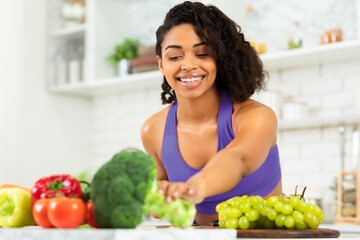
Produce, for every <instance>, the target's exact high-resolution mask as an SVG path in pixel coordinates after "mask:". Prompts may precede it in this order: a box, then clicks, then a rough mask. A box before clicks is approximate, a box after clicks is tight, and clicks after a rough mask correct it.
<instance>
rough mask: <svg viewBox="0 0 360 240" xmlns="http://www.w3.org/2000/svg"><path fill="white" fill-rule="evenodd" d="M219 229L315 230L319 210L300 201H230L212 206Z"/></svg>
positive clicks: (288, 198) (320, 215) (277, 198)
mask: <svg viewBox="0 0 360 240" xmlns="http://www.w3.org/2000/svg"><path fill="white" fill-rule="evenodd" d="M216 211H217V212H218V214H219V226H220V227H222V228H232V229H236V228H237V229H254V228H260V229H263V228H265V229H309V228H311V229H317V228H318V227H319V224H320V223H321V222H322V221H323V219H324V214H323V213H322V210H321V209H320V207H319V206H317V205H314V204H311V203H307V202H305V200H303V197H299V196H297V195H294V196H272V197H270V198H269V199H267V200H264V199H263V198H262V197H260V196H243V197H233V198H231V199H228V200H227V201H225V202H222V203H219V204H218V205H217V206H216Z"/></svg>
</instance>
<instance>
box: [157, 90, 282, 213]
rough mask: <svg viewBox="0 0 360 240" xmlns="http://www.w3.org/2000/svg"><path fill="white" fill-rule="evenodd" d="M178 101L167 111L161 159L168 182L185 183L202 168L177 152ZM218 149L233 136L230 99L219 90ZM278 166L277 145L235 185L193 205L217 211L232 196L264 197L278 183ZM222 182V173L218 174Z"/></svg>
mask: <svg viewBox="0 0 360 240" xmlns="http://www.w3.org/2000/svg"><path fill="white" fill-rule="evenodd" d="M176 112H177V102H174V103H173V104H172V105H171V107H170V109H169V112H168V115H167V119H166V124H165V130H164V137H163V142H162V149H161V161H162V164H163V166H164V168H165V170H166V173H167V176H168V178H169V181H170V182H185V181H187V180H188V179H189V178H190V177H191V176H193V175H194V174H196V173H197V172H199V171H200V170H201V168H193V167H190V166H189V165H188V164H187V163H185V162H184V160H183V159H182V157H181V155H180V151H179V147H178V142H177V131H176V118H177V117H176ZM217 133H218V148H217V151H220V150H221V149H223V148H225V147H226V146H227V145H228V144H229V143H230V142H231V141H232V140H233V139H234V137H235V135H234V132H233V129H232V100H231V96H230V95H229V94H228V93H227V92H225V91H224V92H222V93H221V98H220V108H219V114H218V122H217ZM280 178H281V169H280V161H279V152H278V148H277V145H275V146H274V147H272V148H271V149H270V151H269V154H268V156H267V158H266V159H265V161H264V163H263V164H262V165H261V166H260V167H259V168H258V169H257V170H256V171H254V172H253V173H251V174H249V175H247V176H245V177H244V178H243V179H242V180H241V181H240V182H239V183H238V184H237V185H236V186H235V187H234V188H232V189H230V190H229V191H227V192H224V193H221V194H217V195H214V196H211V197H207V198H205V199H204V201H203V202H201V203H199V204H197V205H196V209H197V211H198V212H200V213H203V214H216V211H215V207H216V205H217V204H218V203H220V202H223V201H225V200H227V199H229V198H232V197H234V196H242V195H259V196H262V197H265V196H266V195H268V194H269V193H270V192H271V191H272V190H273V189H274V188H275V187H276V186H277V184H278V183H279V181H280ZM219 181H221V176H219Z"/></svg>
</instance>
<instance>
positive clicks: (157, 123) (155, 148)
mask: <svg viewBox="0 0 360 240" xmlns="http://www.w3.org/2000/svg"><path fill="white" fill-rule="evenodd" d="M169 109H170V106H167V107H165V108H163V109H162V110H160V111H159V112H156V113H154V114H153V115H151V116H150V117H149V118H148V119H146V120H145V122H144V123H143V124H142V126H141V140H142V143H143V146H144V148H145V149H146V151H147V152H148V153H150V154H151V155H153V156H154V155H155V154H156V155H157V154H159V152H160V150H161V144H162V137H163V133H164V128H165V123H166V117H167V113H168V112H169Z"/></svg>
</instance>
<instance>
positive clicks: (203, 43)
mask: <svg viewBox="0 0 360 240" xmlns="http://www.w3.org/2000/svg"><path fill="white" fill-rule="evenodd" d="M202 45H207V44H206V42H201V43H196V44H194V46H193V47H198V46H202Z"/></svg>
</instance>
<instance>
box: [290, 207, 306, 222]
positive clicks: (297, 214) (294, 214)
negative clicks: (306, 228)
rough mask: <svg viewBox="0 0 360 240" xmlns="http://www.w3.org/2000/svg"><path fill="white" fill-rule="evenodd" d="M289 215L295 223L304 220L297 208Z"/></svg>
mask: <svg viewBox="0 0 360 240" xmlns="http://www.w3.org/2000/svg"><path fill="white" fill-rule="evenodd" d="M291 216H292V217H293V218H294V220H295V222H297V223H301V222H304V215H303V214H302V213H301V212H300V211H298V210H294V211H293V212H292V214H291Z"/></svg>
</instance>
